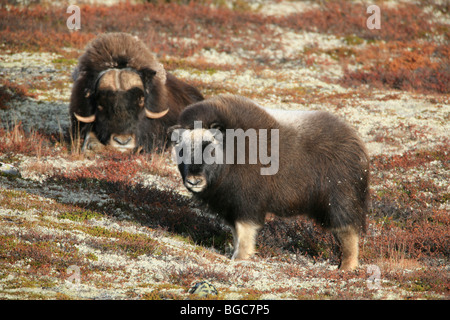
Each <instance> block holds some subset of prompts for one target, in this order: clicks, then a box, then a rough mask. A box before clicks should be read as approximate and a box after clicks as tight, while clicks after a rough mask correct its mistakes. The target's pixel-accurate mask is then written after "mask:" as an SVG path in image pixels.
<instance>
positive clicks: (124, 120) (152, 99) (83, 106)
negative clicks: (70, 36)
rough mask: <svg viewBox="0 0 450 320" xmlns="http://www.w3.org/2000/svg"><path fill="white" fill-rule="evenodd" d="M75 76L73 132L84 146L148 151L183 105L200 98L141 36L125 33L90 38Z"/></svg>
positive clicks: (163, 139)
mask: <svg viewBox="0 0 450 320" xmlns="http://www.w3.org/2000/svg"><path fill="white" fill-rule="evenodd" d="M73 78H74V84H73V88H72V95H71V98H70V107H69V113H70V117H71V127H72V130H71V131H72V132H71V133H72V137H73V138H75V139H77V140H76V141H80V142H82V141H84V142H83V148H82V149H83V150H87V149H93V150H96V149H98V147H102V146H105V145H108V146H111V147H113V148H115V149H117V150H120V151H127V150H137V149H143V150H145V151H152V150H153V149H154V148H155V147H159V146H162V145H164V143H165V142H166V140H167V128H168V127H170V126H172V125H174V124H175V123H176V121H177V118H178V116H179V114H180V112H181V110H182V109H183V108H184V107H186V106H187V105H189V104H191V103H193V102H197V101H200V100H203V96H202V95H201V93H200V92H199V91H198V90H197V89H195V88H194V87H192V86H190V85H188V84H186V83H184V82H182V81H180V80H178V79H177V78H176V77H174V76H173V75H171V74H169V73H166V71H165V70H164V67H163V66H162V65H161V64H160V63H159V62H158V61H157V60H156V58H155V56H154V55H153V54H152V53H151V52H150V51H149V49H148V48H147V47H146V46H145V44H144V43H143V42H142V41H141V40H139V39H138V38H137V37H134V36H132V35H130V34H126V33H107V34H102V35H100V36H98V37H97V38H95V39H94V40H93V41H91V42H90V43H89V44H88V45H87V47H86V51H85V52H84V54H83V55H82V56H81V57H80V58H79V62H78V66H77V67H76V68H75V71H74V73H73ZM78 139H81V140H78Z"/></svg>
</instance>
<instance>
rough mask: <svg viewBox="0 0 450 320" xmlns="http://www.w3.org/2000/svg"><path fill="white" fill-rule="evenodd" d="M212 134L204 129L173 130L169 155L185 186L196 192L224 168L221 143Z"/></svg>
mask: <svg viewBox="0 0 450 320" xmlns="http://www.w3.org/2000/svg"><path fill="white" fill-rule="evenodd" d="M215 133H216V132H213V133H211V131H210V130H205V129H195V130H183V129H181V130H180V131H178V133H176V134H177V135H178V139H176V144H175V146H174V147H173V149H172V155H173V158H174V160H175V161H176V162H177V164H178V170H179V171H180V174H181V177H182V179H183V183H184V185H185V187H186V188H187V189H188V190H189V191H191V192H193V193H195V194H200V193H202V192H204V191H206V190H207V189H208V187H210V186H211V185H213V184H214V183H215V182H216V181H217V177H218V176H219V174H220V172H221V169H222V167H223V164H222V163H223V159H224V157H223V143H222V141H220V140H217V139H216V137H217V135H215Z"/></svg>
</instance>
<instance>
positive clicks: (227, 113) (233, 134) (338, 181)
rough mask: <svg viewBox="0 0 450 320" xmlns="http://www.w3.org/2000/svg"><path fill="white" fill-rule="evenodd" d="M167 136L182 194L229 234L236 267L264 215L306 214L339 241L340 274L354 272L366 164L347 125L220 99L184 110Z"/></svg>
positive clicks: (320, 115) (318, 114) (322, 115)
mask: <svg viewBox="0 0 450 320" xmlns="http://www.w3.org/2000/svg"><path fill="white" fill-rule="evenodd" d="M269 131H270V132H271V133H270V134H269ZM171 132H172V136H171V139H172V141H174V143H175V144H174V146H173V149H172V153H173V155H174V158H175V159H176V161H177V164H178V169H179V171H180V174H181V177H182V179H183V183H184V185H185V187H186V188H187V189H188V190H190V191H191V192H192V193H193V195H194V198H196V199H198V200H200V201H201V202H203V203H204V204H207V206H208V207H209V208H210V210H211V211H213V212H215V213H217V214H218V215H219V216H221V217H222V218H223V219H224V220H225V221H226V222H227V223H228V224H229V225H230V226H231V228H232V231H233V236H234V248H235V250H234V254H233V258H234V259H246V258H248V257H250V256H251V255H252V254H253V253H254V251H255V239H256V235H257V232H258V230H259V229H260V228H261V227H262V226H263V224H264V221H265V217H266V214H268V213H271V214H275V215H278V216H284V217H288V216H294V215H300V214H305V215H307V216H309V217H310V218H313V219H314V220H315V221H316V222H317V223H318V224H319V225H320V226H322V227H324V228H326V229H328V230H330V231H331V232H332V233H333V235H334V236H335V238H336V239H337V240H338V242H339V244H340V248H341V262H340V268H341V269H343V270H351V269H354V268H356V267H357V265H358V252H359V246H358V241H359V233H360V231H362V232H364V231H365V228H366V212H367V209H368V200H369V199H368V194H369V193H368V179H369V158H368V155H367V152H366V150H365V147H364V144H363V142H362V141H361V139H360V138H359V137H358V135H357V133H356V131H355V130H354V129H352V128H351V127H350V126H349V125H347V124H346V123H344V122H343V121H342V120H340V119H339V118H337V117H336V116H334V115H332V114H330V113H327V112H323V111H283V110H273V109H272V110H270V109H264V108H262V107H260V106H258V105H257V104H255V103H253V102H252V101H251V100H248V99H246V98H243V97H239V96H228V95H226V96H219V97H214V98H211V99H207V100H204V101H201V102H197V103H195V104H193V105H190V106H188V107H187V108H186V109H185V110H183V112H182V113H181V115H180V118H179V120H178V125H177V126H174V127H172V128H171ZM230 140H232V141H230ZM238 140H240V141H241V142H242V141H246V142H245V144H244V145H239V144H237V143H236V142H237V141H238ZM250 144H256V145H257V147H258V148H256V149H255V148H254V147H252V146H251V145H250ZM263 147H264V148H263ZM262 149H265V150H262ZM255 150H256V151H257V152H258V154H257V155H256V156H255V155H254V154H252V153H254V152H256V151H255ZM261 150H262V151H261ZM230 153H231V154H232V156H231V157H229V156H228V155H229V154H230ZM269 155H270V157H269ZM199 159H200V160H199ZM243 160H245V161H243ZM267 160H269V161H267ZM264 169H267V170H266V171H264ZM269 169H271V170H269Z"/></svg>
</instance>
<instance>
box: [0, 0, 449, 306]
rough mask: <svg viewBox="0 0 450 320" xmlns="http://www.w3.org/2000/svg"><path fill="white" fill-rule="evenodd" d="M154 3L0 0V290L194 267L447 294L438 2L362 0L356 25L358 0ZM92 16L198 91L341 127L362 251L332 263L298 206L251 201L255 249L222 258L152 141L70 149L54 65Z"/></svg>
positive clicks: (5, 293)
mask: <svg viewBox="0 0 450 320" xmlns="http://www.w3.org/2000/svg"><path fill="white" fill-rule="evenodd" d="M155 2H156V3H155ZM155 2H141V1H135V3H129V2H127V3H116V1H111V3H110V5H108V6H104V5H103V6H101V5H95V4H82V3H81V4H80V9H81V29H80V30H77V31H70V30H68V28H67V25H66V20H67V18H68V17H69V15H70V14H67V13H66V9H67V8H66V7H65V6H66V3H63V2H55V1H52V2H49V1H43V0H42V1H34V2H33V3H32V4H30V5H27V6H24V5H21V4H20V3H18V2H17V3H16V2H15V1H9V2H8V3H7V4H2V5H1V7H0V37H1V39H2V44H1V46H0V73H1V75H2V76H1V77H0V120H1V126H0V164H1V167H0V169H1V172H2V173H1V174H0V298H4V299H109V298H112V299H186V298H187V299H196V298H198V297H197V296H195V295H192V294H190V293H189V288H190V287H191V285H192V283H194V282H198V281H203V280H208V281H209V282H210V283H211V284H213V285H214V286H215V288H216V289H217V291H218V295H214V296H209V297H208V298H213V299H233V298H234V299H267V298H269V299H276V298H280V299H391V298H393V299H448V298H449V292H450V290H449V284H450V281H449V278H448V275H449V253H450V252H449V248H450V234H449V224H450V216H449V208H450V204H449V201H450V196H449V194H450V188H449V183H448V182H449V181H450V168H449V166H450V158H449V150H450V148H449V145H450V141H449V134H448V133H449V132H450V127H449V123H450V102H449V93H450V81H449V80H450V58H449V57H450V46H449V43H450V41H449V40H450V39H449V35H450V30H449V28H450V21H449V18H448V12H449V10H450V7H449V4H447V2H445V1H444V2H442V1H435V0H426V1H420V2H410V1H400V0H399V1H382V0H380V1H375V2H376V4H377V5H378V6H379V7H380V10H381V13H382V15H381V16H382V20H381V29H373V30H370V29H368V28H366V19H367V18H368V15H367V14H366V13H365V12H366V7H365V4H364V3H362V2H353V1H340V0H337V1H326V2H320V3H316V2H313V1H301V2H293V1H281V2H279V1H260V0H255V1H249V2H243V1H238V0H234V1H228V2H222V1H200V2H191V3H187V1H169V2H164V3H163V2H162V1H161V2H158V1H155ZM102 32H128V33H131V34H133V35H136V36H138V37H139V38H140V39H141V40H142V41H143V42H144V43H145V44H146V45H147V46H148V47H149V49H150V50H151V51H152V52H154V53H155V54H156V55H157V58H158V60H159V61H160V62H161V63H162V64H163V65H164V67H165V69H166V70H167V71H169V72H171V73H172V74H174V75H175V76H176V77H177V78H179V79H180V80H183V81H186V82H188V83H189V84H191V85H193V86H195V87H196V88H198V89H199V90H200V92H202V94H203V95H204V96H205V97H211V96H214V95H217V94H222V93H231V94H239V95H243V96H246V97H248V98H251V99H253V100H255V101H256V102H258V103H260V104H261V105H264V106H266V107H269V108H270V107H273V108H282V109H295V110H325V111H329V112H331V113H334V114H336V115H338V116H340V117H342V118H343V119H345V121H347V122H348V123H350V124H351V125H352V126H354V127H355V128H356V129H357V131H358V133H359V134H360V136H361V137H362V139H363V141H364V142H365V144H366V145H367V148H368V152H369V156H370V174H371V181H370V196H371V203H370V206H369V213H368V225H367V234H366V235H365V237H363V238H361V241H360V264H361V267H360V268H359V269H357V270H356V271H352V272H345V273H343V272H340V271H338V270H337V264H338V260H339V250H338V249H337V246H338V244H337V243H336V242H335V240H334V239H333V237H332V236H331V235H330V234H328V233H327V232H324V231H323V230H322V229H321V228H320V227H319V226H317V225H316V224H314V223H313V222H312V221H310V220H307V219H306V218H302V217H299V218H292V219H289V220H283V219H279V218H277V217H271V216H269V217H267V218H266V223H265V225H264V227H263V228H262V229H261V231H260V232H259V235H258V240H257V243H258V245H257V247H256V250H257V254H256V255H255V256H254V257H253V258H252V259H250V260H249V261H244V262H235V261H231V260H230V259H229V258H230V257H231V255H232V246H231V244H232V237H231V232H230V230H229V229H228V228H227V227H226V226H224V225H223V224H221V223H220V221H218V220H217V219H215V218H213V217H211V216H210V215H209V214H208V213H207V212H205V211H204V210H203V209H201V208H199V207H198V206H197V204H196V203H195V202H193V201H192V200H191V198H190V196H189V194H188V192H187V191H186V189H185V188H184V187H183V185H182V181H181V179H180V177H179V175H178V172H177V168H176V164H175V163H174V162H173V161H172V160H171V157H170V153H169V152H166V151H161V152H155V153H152V154H138V155H135V154H117V153H114V152H110V151H105V152H104V153H101V154H97V155H89V154H83V153H80V150H79V149H77V148H76V146H75V145H73V144H72V143H71V141H70V139H68V136H67V132H68V130H69V123H70V121H69V113H68V104H69V99H70V91H71V79H70V75H71V72H72V70H73V68H74V67H75V65H76V63H77V59H78V57H79V56H80V55H81V54H82V52H83V49H84V48H85V46H86V44H87V43H88V42H89V41H90V40H92V39H94V38H95V37H96V36H97V35H98V34H99V33H102ZM11 166H13V167H15V168H16V169H17V171H18V172H19V174H16V173H17V171H14V170H8V169H6V168H10V167H11ZM73 266H75V267H73ZM373 266H376V267H377V268H373ZM368 271H369V272H368ZM375 271H376V272H375ZM378 271H379V272H378ZM74 279H75V280H77V279H79V281H74ZM375 280H379V281H375Z"/></svg>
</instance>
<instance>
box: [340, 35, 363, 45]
mask: <svg viewBox="0 0 450 320" xmlns="http://www.w3.org/2000/svg"><path fill="white" fill-rule="evenodd" d="M344 42H345V43H346V44H347V45H358V44H362V43H364V39H362V38H360V37H358V36H357V35H354V34H352V35H347V36H345V37H344Z"/></svg>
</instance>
